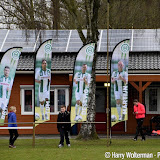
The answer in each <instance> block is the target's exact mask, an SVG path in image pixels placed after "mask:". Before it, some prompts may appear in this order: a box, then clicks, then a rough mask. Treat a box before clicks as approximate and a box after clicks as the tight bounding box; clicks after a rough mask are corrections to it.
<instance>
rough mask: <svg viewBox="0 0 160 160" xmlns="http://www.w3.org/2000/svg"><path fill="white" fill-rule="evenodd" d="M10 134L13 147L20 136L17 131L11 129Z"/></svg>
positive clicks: (10, 142)
mask: <svg viewBox="0 0 160 160" xmlns="http://www.w3.org/2000/svg"><path fill="white" fill-rule="evenodd" d="M9 134H10V139H9V144H10V145H13V144H14V142H15V140H16V139H17V138H18V136H19V134H18V131H17V129H9Z"/></svg>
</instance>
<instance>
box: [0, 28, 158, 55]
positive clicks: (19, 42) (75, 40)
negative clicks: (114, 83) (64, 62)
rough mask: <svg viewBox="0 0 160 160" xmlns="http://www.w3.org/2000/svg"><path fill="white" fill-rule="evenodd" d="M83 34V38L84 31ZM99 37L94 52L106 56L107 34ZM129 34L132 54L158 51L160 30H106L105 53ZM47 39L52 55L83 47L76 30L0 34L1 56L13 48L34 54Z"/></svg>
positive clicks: (4, 31)
mask: <svg viewBox="0 0 160 160" xmlns="http://www.w3.org/2000/svg"><path fill="white" fill-rule="evenodd" d="M7 33H8V34H7ZM26 33H27V34H26ZM83 33H84V35H85V36H86V34H87V31H86V30H83ZM99 33H100V35H99V41H98V44H97V49H98V51H99V52H107V30H99ZM101 33H102V34H101ZM132 34H133V51H137V52H139V51H143V52H144V51H160V29H134V30H132V29H110V30H109V51H110V52H112V51H113V49H114V47H115V46H116V44H117V43H119V42H120V41H122V40H124V39H132ZM26 35H27V37H26ZM5 38H6V39H5ZM47 39H52V40H53V44H52V45H53V52H78V51H79V49H80V48H81V47H82V46H83V43H82V41H81V39H80V37H79V34H78V32H77V30H42V31H35V30H28V31H25V30H0V48H2V50H1V52H4V51H6V50H7V49H9V48H11V47H15V46H19V47H23V52H35V51H36V50H37V48H38V47H39V45H40V44H41V43H42V42H44V41H45V40H47ZM3 42H4V44H3Z"/></svg>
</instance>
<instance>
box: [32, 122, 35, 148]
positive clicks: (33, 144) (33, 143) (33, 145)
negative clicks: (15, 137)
mask: <svg viewBox="0 0 160 160" xmlns="http://www.w3.org/2000/svg"><path fill="white" fill-rule="evenodd" d="M35 129H36V127H35V122H33V142H32V147H33V148H34V147H35V133H36V132H35Z"/></svg>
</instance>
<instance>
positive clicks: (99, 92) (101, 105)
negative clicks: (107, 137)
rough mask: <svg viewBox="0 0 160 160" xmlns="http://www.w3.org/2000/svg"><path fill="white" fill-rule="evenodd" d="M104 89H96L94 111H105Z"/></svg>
mask: <svg viewBox="0 0 160 160" xmlns="http://www.w3.org/2000/svg"><path fill="white" fill-rule="evenodd" d="M105 99H106V97H105V89H101V88H97V89H96V112H99V113H100V112H101V113H105V108H106V106H105Z"/></svg>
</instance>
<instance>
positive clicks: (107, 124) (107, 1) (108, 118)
mask: <svg viewBox="0 0 160 160" xmlns="http://www.w3.org/2000/svg"><path fill="white" fill-rule="evenodd" d="M108 65H109V0H107V147H109V144H110V142H109V85H108V81H109V77H108V76H109V74H108Z"/></svg>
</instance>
